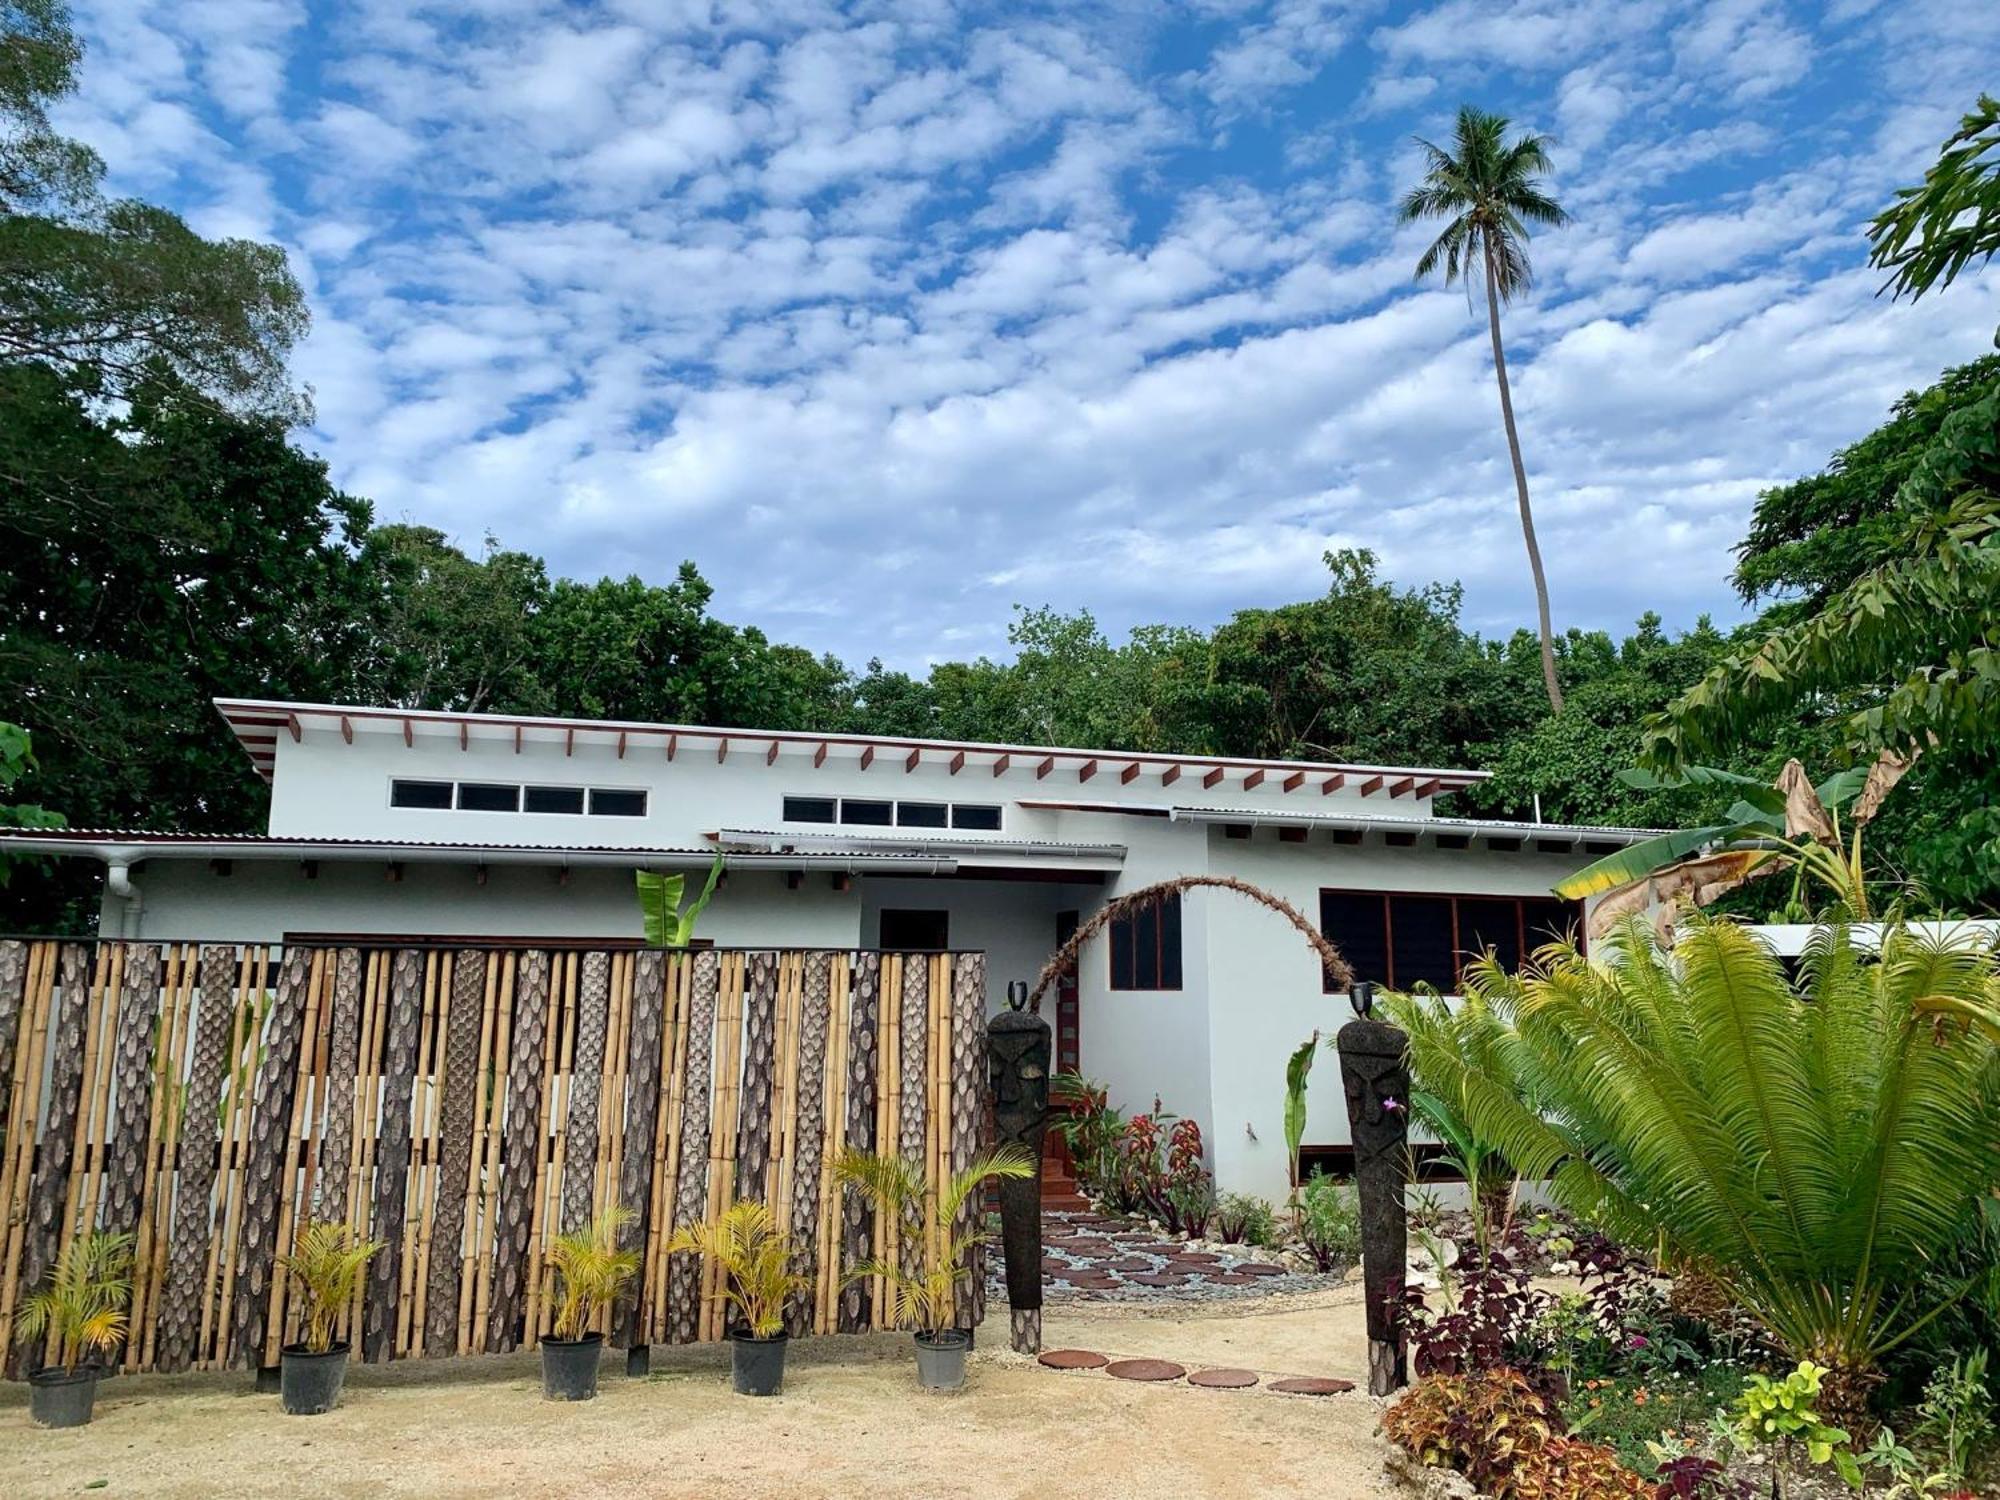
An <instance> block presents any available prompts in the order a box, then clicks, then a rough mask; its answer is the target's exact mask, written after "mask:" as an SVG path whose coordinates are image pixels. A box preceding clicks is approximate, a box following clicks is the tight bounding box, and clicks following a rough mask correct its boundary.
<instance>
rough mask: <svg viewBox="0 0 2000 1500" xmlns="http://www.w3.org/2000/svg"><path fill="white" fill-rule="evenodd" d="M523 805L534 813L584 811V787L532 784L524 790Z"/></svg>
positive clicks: (575, 812)
mask: <svg viewBox="0 0 2000 1500" xmlns="http://www.w3.org/2000/svg"><path fill="white" fill-rule="evenodd" d="M521 807H522V810H523V811H524V812H532V813H574V814H577V815H579V816H580V815H581V814H582V812H583V788H582V787H580V786H531V787H528V788H526V789H525V790H524V791H523V792H522V801H521Z"/></svg>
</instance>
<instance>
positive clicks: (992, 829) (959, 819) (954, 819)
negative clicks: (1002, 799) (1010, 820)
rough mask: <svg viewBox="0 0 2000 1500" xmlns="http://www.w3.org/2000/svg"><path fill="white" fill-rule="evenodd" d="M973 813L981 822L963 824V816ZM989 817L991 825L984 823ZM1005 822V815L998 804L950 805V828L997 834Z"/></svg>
mask: <svg viewBox="0 0 2000 1500" xmlns="http://www.w3.org/2000/svg"><path fill="white" fill-rule="evenodd" d="M966 813H973V814H976V815H977V816H978V818H979V819H980V820H981V821H977V822H970V823H968V822H965V821H964V820H963V815H964V814H966ZM989 815H990V816H991V817H992V819H993V821H992V822H991V823H988V822H985V821H984V819H985V818H986V817H987V816H989ZM1005 821H1006V813H1005V810H1004V809H1003V808H1002V806H1001V804H1000V803H998V802H954V803H952V805H951V826H952V827H954V828H963V829H966V830H967V831H968V832H972V833H998V832H1000V831H1001V828H1002V826H1003V825H1004V823H1005Z"/></svg>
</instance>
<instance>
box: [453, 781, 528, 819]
mask: <svg viewBox="0 0 2000 1500" xmlns="http://www.w3.org/2000/svg"><path fill="white" fill-rule="evenodd" d="M458 806H459V810H460V811H461V812H519V811H520V810H521V789H520V788H519V787H518V786H508V785H505V784H504V783H501V782H493V781H461V782H460V783H459V784H458Z"/></svg>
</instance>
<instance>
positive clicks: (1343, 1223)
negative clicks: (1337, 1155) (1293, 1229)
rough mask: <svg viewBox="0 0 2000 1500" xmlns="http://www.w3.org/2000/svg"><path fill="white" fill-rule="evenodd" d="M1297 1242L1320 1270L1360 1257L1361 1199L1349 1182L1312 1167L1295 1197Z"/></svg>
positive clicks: (1344, 1263)
mask: <svg viewBox="0 0 2000 1500" xmlns="http://www.w3.org/2000/svg"><path fill="white" fill-rule="evenodd" d="M1299 1240H1300V1243H1302V1244H1303V1245H1304V1246H1305V1249H1306V1253H1307V1254H1308V1255H1310V1256H1311V1257H1312V1261H1313V1265H1314V1266H1315V1267H1316V1268H1318V1269H1319V1270H1322V1271H1331V1270H1332V1269H1333V1268H1334V1267H1335V1266H1342V1265H1352V1264H1354V1262H1356V1261H1358V1260H1359V1259H1360V1258H1361V1199H1360V1196H1359V1195H1358V1194H1357V1193H1356V1192H1355V1191H1354V1187H1353V1185H1352V1184H1351V1183H1346V1182H1341V1181H1339V1180H1337V1179H1335V1178H1332V1177H1328V1176H1327V1175H1326V1174H1325V1173H1324V1172H1322V1171H1320V1169H1319V1168H1317V1167H1315V1168H1313V1174H1312V1176H1311V1177H1310V1178H1308V1179H1307V1181H1306V1185H1305V1189H1304V1190H1303V1191H1302V1192H1301V1193H1300V1194H1299Z"/></svg>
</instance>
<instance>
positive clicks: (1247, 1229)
mask: <svg viewBox="0 0 2000 1500" xmlns="http://www.w3.org/2000/svg"><path fill="white" fill-rule="evenodd" d="M1215 1232H1216V1234H1217V1235H1218V1236H1220V1237H1221V1239H1222V1242H1223V1244H1225V1245H1269V1244H1271V1243H1273V1242H1274V1241H1275V1240H1276V1239H1277V1237H1278V1217H1277V1215H1276V1214H1275V1213H1273V1212H1272V1211H1271V1205H1270V1204H1268V1203H1266V1202H1265V1201H1264V1200H1263V1199H1262V1198H1259V1197H1257V1196H1256V1195H1255V1194H1253V1193H1224V1194H1223V1195H1222V1196H1221V1197H1220V1198H1218V1199H1217V1200H1216V1204H1215Z"/></svg>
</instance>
